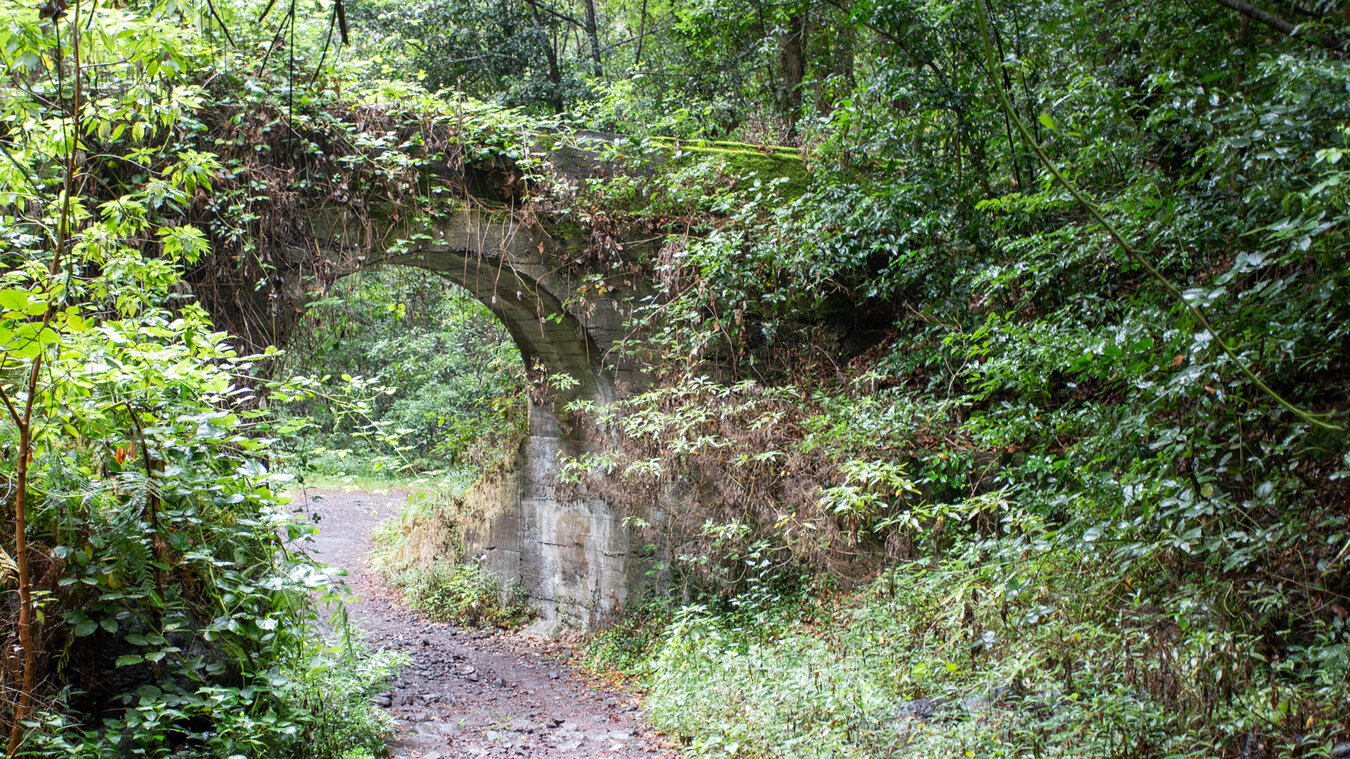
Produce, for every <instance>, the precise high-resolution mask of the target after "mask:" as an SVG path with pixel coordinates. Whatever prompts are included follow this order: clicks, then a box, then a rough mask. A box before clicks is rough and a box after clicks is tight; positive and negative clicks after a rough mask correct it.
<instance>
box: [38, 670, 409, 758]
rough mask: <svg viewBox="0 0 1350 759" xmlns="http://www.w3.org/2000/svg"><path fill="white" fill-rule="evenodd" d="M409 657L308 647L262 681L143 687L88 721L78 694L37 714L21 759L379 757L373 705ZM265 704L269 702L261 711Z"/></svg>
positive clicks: (381, 734) (383, 725)
mask: <svg viewBox="0 0 1350 759" xmlns="http://www.w3.org/2000/svg"><path fill="white" fill-rule="evenodd" d="M405 658H406V657H405V656H403V655H402V654H398V653H396V652H393V651H381V652H379V653H376V654H364V653H359V652H357V651H355V650H353V649H350V648H346V647H337V648H326V647H321V646H318V645H317V644H313V643H311V644H309V645H307V646H306V648H305V649H304V650H303V651H301V652H298V653H297V655H296V656H295V657H294V658H293V659H290V660H288V661H286V662H284V663H282V664H281V665H279V666H278V667H277V668H276V669H275V670H273V671H272V672H271V673H270V674H269V676H268V677H267V678H266V680H265V681H264V682H261V683H258V684H254V685H249V686H245V687H229V686H217V687H211V688H203V689H200V690H198V691H197V692H195V693H191V694H185V693H180V692H174V691H173V690H167V691H166V690H162V689H160V688H159V687H156V686H152V685H144V686H141V687H140V688H139V689H137V691H136V692H135V693H134V694H128V695H126V696H124V697H122V698H121V699H120V701H121V703H122V704H124V705H125V709H124V711H123V716H122V717H121V718H120V719H109V720H105V721H104V723H103V724H102V725H99V726H97V727H94V728H91V727H90V726H88V725H86V724H83V723H82V722H81V721H80V720H78V719H73V718H72V715H71V713H70V709H71V701H72V699H73V697H74V695H75V694H74V693H68V694H67V696H66V697H65V699H63V701H58V702H56V704H54V705H53V706H57V707H60V706H64V707H65V708H64V709H59V708H56V709H49V710H47V711H45V712H42V713H40V714H38V715H36V717H35V722H36V729H35V731H34V733H33V734H32V735H31V736H30V738H29V742H28V744H27V746H28V747H27V748H26V750H25V753H24V754H23V755H24V756H33V757H50V756H63V757H70V759H95V758H96V757H97V758H98V759H103V758H104V757H120V756H127V755H131V754H134V755H137V756H147V757H168V756H174V757H202V758H203V759H205V758H207V757H213V758H214V757H219V758H220V759H224V758H225V757H237V756H245V757H258V759H264V758H271V757H278V758H281V757H285V758H287V759H368V758H370V757H377V756H384V755H385V753H386V742H387V740H388V739H389V738H391V737H392V735H393V728H394V725H393V719H392V718H391V717H390V716H389V715H388V714H387V713H386V712H384V711H383V710H382V709H379V708H378V707H376V706H374V705H373V704H372V703H371V697H372V696H374V695H375V693H377V692H378V691H380V690H382V689H383V688H384V687H385V685H386V683H387V681H388V680H389V678H390V677H391V676H393V674H394V673H395V672H396V671H397V669H398V668H399V667H400V666H402V664H403V663H404V659H405ZM268 702H270V703H271V704H272V708H271V709H269V710H268V711H261V712H260V711H259V709H258V707H259V706H260V705H262V704H266V703H268Z"/></svg>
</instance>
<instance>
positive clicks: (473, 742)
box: [305, 491, 678, 759]
mask: <svg viewBox="0 0 1350 759" xmlns="http://www.w3.org/2000/svg"><path fill="white" fill-rule="evenodd" d="M405 497H406V496H404V495H402V494H398V493H393V494H389V495H383V494H374V493H360V492H341V491H310V492H309V495H308V499H307V501H306V503H305V507H306V509H307V510H308V511H310V512H311V513H313V514H315V515H317V516H318V518H319V522H318V525H319V536H318V538H317V540H316V541H315V543H314V544H313V546H312V547H311V549H310V550H311V553H312V554H313V555H314V556H315V557H316V558H317V559H319V560H320V561H324V562H327V563H331V564H337V565H338V566H341V567H343V568H345V569H347V571H348V573H349V574H348V575H347V577H346V582H347V584H348V585H350V586H351V588H352V590H353V591H354V592H355V594H356V597H357V600H355V601H354V602H352V603H350V604H349V606H348V614H349V616H350V619H351V621H352V623H353V625H354V626H355V627H356V628H357V629H358V630H359V632H360V635H361V637H362V638H363V639H364V640H365V641H366V642H367V644H368V645H369V646H370V647H371V648H372V649H375V650H379V649H386V648H392V649H398V650H400V651H403V652H404V653H406V654H407V655H408V657H409V658H410V660H411V661H410V663H409V664H408V665H407V666H405V667H404V668H403V670H402V672H401V673H400V674H399V675H398V676H397V677H396V678H395V679H394V681H393V682H392V683H391V687H390V688H389V690H388V691H387V692H386V693H383V694H381V695H380V696H378V697H377V699H376V702H377V703H378V705H379V706H381V707H383V708H384V709H386V710H387V711H388V712H389V713H390V714H392V715H393V716H394V718H395V720H396V723H397V734H396V736H395V739H394V741H393V743H392V744H391V745H390V756H391V757H394V758H395V759H459V758H460V757H492V758H494V759H495V758H498V757H500V758H502V759H506V758H508V757H521V758H529V759H535V758H538V759H572V758H574V757H575V758H577V759H580V758H581V757H602V756H603V757H632V758H634V759H636V758H637V757H644V758H648V757H677V756H678V754H677V753H675V752H674V751H673V750H672V749H671V747H670V745H669V742H668V741H666V740H664V739H662V738H661V737H659V736H657V735H656V734H654V733H653V732H652V730H651V729H650V728H649V727H647V726H646V725H644V724H643V722H642V721H641V719H640V716H639V713H638V703H637V699H636V698H635V697H634V696H633V695H632V694H629V693H626V692H623V691H621V690H616V689H613V688H609V687H606V686H600V685H597V684H594V683H590V682H587V681H586V680H584V679H582V678H581V677H580V676H578V675H577V674H576V673H575V672H573V671H572V670H571V669H570V668H569V667H568V666H567V665H566V664H565V663H564V661H563V658H564V655H565V653H566V651H565V649H564V648H563V646H562V645H561V644H559V643H557V642H556V641H551V640H547V639H541V638H536V637H533V636H526V635H523V634H513V633H503V632H499V631H485V630H466V629H464V628H461V627H457V626H455V625H452V624H446V623H442V622H434V621H431V620H428V619H425V618H422V617H420V616H419V615H418V614H417V613H416V612H414V611H412V610H410V609H408V608H407V607H406V606H404V605H403V604H402V602H401V599H400V598H399V594H398V592H397V591H396V590H394V589H392V588H390V587H389V586H388V585H387V584H386V583H385V582H384V579H383V577H382V576H381V575H380V574H379V572H377V571H375V570H374V569H372V567H371V565H370V557H369V551H370V549H371V539H370V535H371V531H372V529H373V528H374V527H375V526H376V525H377V524H378V523H379V522H380V521H382V520H383V519H386V518H388V517H391V516H393V515H394V514H395V513H397V511H398V507H399V505H400V504H401V503H402V501H403V499H404V498H405Z"/></svg>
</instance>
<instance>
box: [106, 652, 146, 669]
mask: <svg viewBox="0 0 1350 759" xmlns="http://www.w3.org/2000/svg"><path fill="white" fill-rule="evenodd" d="M143 661H145V659H144V658H142V657H140V656H137V655H136V654H126V655H123V656H119V657H117V661H115V662H113V664H114V665H115V666H118V667H127V666H130V665H132V664H140V663H141V662H143Z"/></svg>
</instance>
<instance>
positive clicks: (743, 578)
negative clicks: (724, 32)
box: [569, 3, 1350, 757]
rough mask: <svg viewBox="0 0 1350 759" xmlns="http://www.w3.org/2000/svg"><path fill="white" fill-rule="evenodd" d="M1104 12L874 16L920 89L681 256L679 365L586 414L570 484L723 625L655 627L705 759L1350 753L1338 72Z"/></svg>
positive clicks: (832, 137) (656, 662)
mask: <svg viewBox="0 0 1350 759" xmlns="http://www.w3.org/2000/svg"><path fill="white" fill-rule="evenodd" d="M1109 7H1110V4H1109V3H1098V4H1077V5H1075V8H1076V9H1077V10H1078V11H1081V12H1082V13H1081V15H1074V14H1073V13H1071V12H1070V11H1069V10H1068V9H1067V8H1064V7H1061V6H1060V5H1059V4H1054V3H1050V4H1038V5H1033V4H1023V3H1002V4H994V5H993V7H992V9H984V10H979V12H978V13H977V12H976V9H974V8H972V7H968V6H967V5H965V4H961V3H918V4H909V3H881V4H876V9H877V11H876V15H871V16H867V17H866V19H867V23H868V24H870V25H872V28H873V29H874V30H875V31H876V33H877V34H878V35H879V36H880V38H881V39H883V40H889V41H891V42H893V43H894V46H893V47H888V48H887V49H888V50H889V51H890V52H889V53H888V56H889V57H887V58H886V59H885V60H887V61H890V62H891V63H892V65H894V64H895V62H899V61H908V62H909V63H910V64H911V65H912V67H913V68H912V69H906V70H910V71H912V72H913V76H906V77H900V76H899V75H898V74H896V75H895V76H887V75H885V74H883V73H881V72H880V71H876V72H872V73H871V74H869V75H868V76H867V77H866V78H865V82H866V83H865V84H864V83H863V81H864V80H863V79H860V80H859V83H858V86H857V87H856V88H855V89H852V90H850V91H849V93H850V94H849V98H850V99H848V100H847V101H846V102H844V101H841V104H840V105H839V107H838V108H837V109H836V110H835V111H833V112H832V113H831V114H829V115H828V116H827V117H824V118H823V119H822V120H821V121H820V122H819V123H817V124H813V125H807V126H804V127H803V129H804V139H806V140H807V141H808V143H809V144H810V145H811V148H812V150H811V151H810V153H809V158H808V162H809V163H810V164H811V167H812V173H813V178H814V182H813V184H812V186H811V187H810V189H808V190H807V191H806V192H805V193H804V194H800V195H795V194H792V193H788V194H775V193H774V192H772V191H771V190H768V189H767V188H761V187H747V186H746V185H745V184H740V185H727V184H724V185H722V186H720V187H719V186H718V185H717V184H716V183H715V182H713V183H706V184H705V185H704V186H705V187H706V188H707V189H708V191H709V197H708V198H707V199H706V200H704V201H703V202H702V205H701V206H700V207H699V209H700V210H698V211H694V212H693V213H691V215H690V216H689V217H688V218H687V220H686V224H688V225H690V226H692V227H693V228H696V229H701V230H702V232H703V235H702V236H691V237H683V236H681V237H677V238H675V239H673V240H671V241H669V242H668V243H667V246H666V249H665V250H664V251H663V253H662V255H661V256H660V257H659V259H658V260H656V261H654V262H652V266H653V270H654V271H655V273H656V275H657V277H658V279H660V280H661V281H662V283H663V285H664V286H665V290H664V293H663V295H664V296H665V297H659V298H654V299H653V300H652V301H651V302H650V304H649V306H648V308H647V309H646V310H645V312H643V311H641V310H640V311H639V314H638V316H637V317H636V319H635V324H636V326H637V327H638V328H639V332H640V334H643V336H644V337H645V338H646V339H645V341H642V342H641V350H645V351H646V354H645V355H649V356H652V357H654V361H653V365H654V367H655V368H656V369H657V370H658V371H660V372H663V373H664V376H663V378H662V381H661V382H659V383H658V384H657V386H656V387H654V388H653V389H650V390H647V391H645V392H641V393H638V394H635V395H633V396H631V397H629V398H627V399H624V400H622V401H620V402H619V403H618V404H614V405H610V406H600V407H578V408H579V410H582V411H585V412H587V413H589V415H590V417H589V418H590V419H591V421H592V422H593V423H594V424H595V425H596V431H597V433H598V434H600V435H604V436H611V437H612V439H616V440H618V441H620V445H618V446H616V447H615V448H614V449H612V450H610V451H607V452H603V453H596V454H588V455H584V456H581V457H579V458H578V459H577V460H576V461H575V462H574V463H573V465H572V467H571V469H570V470H569V471H570V474H571V476H573V477H574V478H575V479H576V481H577V482H578V483H581V484H582V485H583V486H584V487H586V488H587V489H588V490H590V491H592V492H601V493H604V494H605V496H606V497H607V498H609V499H611V500H612V501H613V502H615V503H619V504H625V505H626V506H627V507H628V508H629V509H630V510H631V513H633V514H634V516H635V518H636V522H637V523H638V524H639V525H642V526H643V527H644V529H645V530H646V532H647V534H648V535H649V536H650V537H651V538H652V540H653V542H654V543H656V544H657V545H664V546H667V547H668V554H669V564H670V567H671V569H672V570H673V571H674V572H675V578H676V580H677V582H676V586H677V587H678V588H681V589H683V591H684V598H686V599H688V598H692V599H694V600H698V599H700V598H703V599H705V600H704V601H703V602H702V603H701V604H700V605H697V606H693V607H686V608H684V610H683V611H681V612H680V613H679V614H677V615H676V617H675V620H674V621H673V622H671V623H670V624H668V625H664V626H661V630H662V632H660V634H659V635H658V636H657V641H656V642H652V638H651V637H650V636H648V635H640V636H637V637H638V641H639V642H640V643H641V647H642V648H643V650H646V651H648V652H649V654H648V655H646V656H645V657H641V661H643V662H645V663H644V664H642V665H641V666H640V669H641V671H642V672H644V673H645V677H646V679H647V683H648V686H649V687H650V688H651V696H650V698H651V701H650V709H651V712H652V714H653V717H654V718H655V719H656V720H657V721H658V722H660V723H662V724H664V725H666V726H668V727H670V728H671V729H673V730H676V731H677V732H680V733H682V734H685V735H687V736H689V737H690V738H691V740H692V741H693V745H694V746H695V748H696V750H698V751H702V752H705V753H707V754H710V755H748V756H801V755H808V756H809V755H814V754H813V752H815V753H818V754H819V755H822V756H824V755H857V756H878V755H908V754H909V753H913V754H915V755H933V756H946V755H953V754H956V755H961V754H962V753H963V752H973V753H972V754H971V755H977V756H978V755H986V754H991V755H1000V754H999V752H1002V753H1003V754H1007V755H1019V756H1022V755H1026V756H1035V755H1067V756H1132V757H1133V756H1213V755H1218V756H1319V755H1328V754H1333V753H1337V752H1344V751H1345V750H1346V748H1347V743H1350V723H1347V722H1346V719H1347V718H1346V715H1347V714H1350V686H1347V683H1350V669H1347V668H1348V667H1350V658H1348V654H1350V629H1347V616H1350V613H1348V612H1347V608H1350V585H1347V582H1350V563H1348V561H1347V560H1348V559H1350V551H1347V541H1350V529H1348V524H1347V523H1348V521H1350V512H1347V511H1346V504H1347V502H1348V501H1347V491H1346V482H1347V476H1348V475H1350V452H1348V449H1347V440H1348V438H1347V436H1346V432H1345V424H1346V421H1345V412H1346V408H1347V407H1346V403H1345V400H1346V397H1347V395H1346V388H1347V376H1350V375H1347V366H1348V364H1347V361H1350V354H1347V346H1350V340H1348V339H1347V338H1348V336H1350V333H1347V331H1346V325H1347V324H1350V311H1347V307H1348V304H1350V297H1348V296H1347V287H1348V286H1350V279H1348V277H1350V265H1347V261H1346V250H1347V246H1346V226H1345V222H1346V219H1347V216H1346V213H1345V208H1346V206H1345V197H1344V195H1343V193H1342V189H1341V188H1342V184H1343V181H1344V176H1343V173H1344V172H1343V170H1342V169H1341V168H1340V161H1341V156H1342V155H1343V151H1344V149H1345V145H1346V143H1345V140H1346V133H1345V131H1344V128H1343V123H1344V120H1345V118H1346V116H1347V109H1350V93H1348V92H1347V90H1346V86H1345V82H1346V73H1347V69H1346V65H1345V62H1344V61H1343V60H1342V59H1341V57H1339V56H1338V55H1336V54H1326V53H1324V52H1322V51H1319V50H1317V49H1316V48H1315V47H1311V46H1308V45H1306V44H1303V43H1300V42H1298V41H1296V40H1295V41H1292V42H1287V43H1286V44H1276V43H1275V42H1273V41H1271V40H1270V39H1269V38H1267V37H1259V35H1258V38H1252V37H1250V36H1243V35H1242V34H1240V33H1239V32H1238V30H1237V27H1236V22H1235V21H1234V20H1233V19H1232V18H1231V17H1228V16H1226V15H1224V13H1222V12H1219V11H1216V10H1214V9H1213V8H1197V7H1192V6H1187V5H1170V6H1167V7H1166V8H1164V7H1151V8H1150V9H1148V10H1147V11H1144V12H1141V13H1139V14H1138V15H1130V17H1129V18H1128V19H1124V18H1117V19H1116V21H1108V20H1107V19H1108V17H1110V16H1111V13H1112V12H1111V11H1110V10H1109ZM883 9H884V10H883ZM1061 11H1062V12H1061ZM986 12H990V13H992V14H994V23H993V25H992V27H993V29H992V30H989V31H985V30H982V28H981V25H980V23H979V18H980V16H981V15H982V14H984V13H986ZM886 14H893V15H890V16H887V15H886ZM1105 28H1110V29H1111V30H1112V37H1111V38H1112V40H1113V41H1112V42H1105V41H1104V40H1105V37H1101V36H1098V37H1097V39H1098V41H1099V43H1098V44H1090V45H1084V44H1083V39H1084V38H1083V37H1081V36H1079V35H1088V34H1091V35H1101V34H1103V31H1102V30H1103V29H1105ZM1243 28H1244V29H1245V27H1243ZM1010 30H1016V31H1015V32H1014V31H1010ZM1164 30H1165V31H1164ZM1179 30H1180V31H1179ZM997 34H1005V35H1010V36H1011V35H1016V36H1014V37H1013V39H1012V40H1011V41H1010V40H1009V38H1008V37H1006V36H1005V37H1001V38H998V39H995V35H997ZM879 44H883V45H884V44H885V43H884V42H879ZM1013 45H1015V46H1016V53H1015V54H1014V53H1013V52H1012V49H1011V47H1010V46H1013ZM1000 46H1002V47H1000ZM1215 49H1223V50H1225V51H1226V52H1225V55H1223V56H1222V57H1221V58H1218V59H1216V58H1215V57H1213V56H1212V55H1211V54H1210V51H1212V50H1215ZM939 51H944V52H939ZM1143 51H1147V52H1143ZM991 60H992V61H993V62H994V65H992V66H991V65H990V64H989V62H990V61H991ZM998 66H1002V67H1003V68H1004V72H999V71H997V70H996V69H997V67H998ZM899 68H900V67H896V68H895V69H893V70H895V71H898V70H899ZM991 69H995V70H992V71H991ZM836 83H838V82H836ZM953 89H955V90H958V91H960V92H962V93H963V95H962V98H960V99H955V100H954V99H952V97H951V92H952V91H953ZM1000 89H1005V90H1007V92H1006V93H1004V95H1007V96H1010V97H1008V98H1007V99H1005V98H1004V96H1003V95H1000V94H999V90H1000ZM1007 100H1011V101H1012V102H1011V104H1009V103H1007V102H1006V101H1007ZM1024 129H1025V135H1024V134H1023V131H1024ZM1037 151H1039V154H1038V152H1037ZM1055 172H1058V174H1056V173H1055ZM670 181H672V178H671V177H665V178H661V179H658V180H657V182H658V184H659V183H661V182H670ZM619 191H620V192H622V193H627V192H629V190H628V189H627V188H626V187H625V186H624V185H622V184H621V185H620V186H619ZM596 192H597V197H600V198H603V197H604V192H605V189H604V187H597V188H596ZM1074 192H1078V193H1080V195H1079V196H1075V195H1074V194H1073V193H1074ZM648 196H649V197H654V198H659V197H662V191H661V190H659V189H658V190H654V191H652V192H651V193H649V194H648ZM659 212H661V213H667V212H668V211H666V209H660V211H659ZM1116 235H1119V238H1120V239H1116ZM860 330H864V331H866V332H864V334H879V333H884V337H881V338H880V339H874V340H871V341H870V347H869V346H868V345H864V346H862V347H864V348H866V350H860V349H859V348H858V347H856V345H857V340H856V338H857V335H858V333H859V331H860ZM872 330H875V332H871V331H872ZM672 493H675V494H677V495H675V496H674V498H678V499H681V500H682V501H683V502H692V503H697V504H698V507H697V508H693V509H687V510H685V509H669V508H664V507H663V509H662V511H663V512H664V513H662V514H661V515H660V516H661V518H660V519H652V520H650V523H647V522H646V521H644V519H643V518H645V517H647V516H648V515H649V514H650V513H651V512H650V507H649V505H650V504H653V503H658V504H663V505H664V504H668V503H670V502H671V499H672V495H671V494H672ZM878 577H880V579H870V578H878ZM821 578H832V579H834V580H835V581H837V582H840V583H841V585H840V586H839V587H840V588H841V589H843V590H845V591H847V592H844V593H843V594H842V595H831V596H828V597H827V599H828V600H825V599H822V597H821V596H820V595H819V594H818V593H816V592H811V591H809V590H808V589H809V588H810V587H811V586H812V585H813V583H814V584H819V582H820V581H821ZM854 587H856V588H859V589H857V590H848V589H849V588H854ZM804 588H805V589H804ZM803 599H804V600H803ZM680 600H681V599H680V597H678V596H677V598H676V601H675V602H674V606H675V607H678V606H679V605H680V603H679V601H680ZM803 604H805V605H803ZM816 605H823V607H824V610H823V611H820V612H819V613H817V612H815V611H812V609H815V608H816ZM620 629H621V630H622V629H624V628H620ZM617 635H618V636H619V637H620V639H621V638H622V635H623V633H618V634H617ZM600 640H601V643H600V644H599V645H600V646H601V648H602V649H605V650H613V649H616V648H622V646H620V645H619V644H618V643H616V642H615V638H614V637H613V636H602V638H601V639H600ZM918 699H936V700H939V701H942V702H944V704H945V705H943V706H940V707H938V706H934V705H933V704H932V703H930V702H924V703H923V704H921V705H916V704H915V703H914V702H915V701H916V700H918ZM971 699H974V701H971ZM963 704H973V705H974V706H975V707H976V708H963V707H962V705H963ZM919 712H922V714H920V713H919ZM919 723H924V724H923V725H922V726H921V725H920V724H919Z"/></svg>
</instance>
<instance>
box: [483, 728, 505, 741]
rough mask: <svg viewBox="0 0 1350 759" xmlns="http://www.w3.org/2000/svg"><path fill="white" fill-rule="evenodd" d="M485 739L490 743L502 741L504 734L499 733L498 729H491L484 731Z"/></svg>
mask: <svg viewBox="0 0 1350 759" xmlns="http://www.w3.org/2000/svg"><path fill="white" fill-rule="evenodd" d="M483 740H485V741H487V742H488V743H500V742H501V740H502V736H501V733H498V732H497V731H496V730H489V731H487V732H486V733H483Z"/></svg>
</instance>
